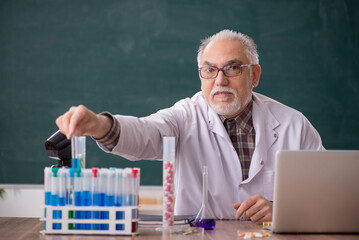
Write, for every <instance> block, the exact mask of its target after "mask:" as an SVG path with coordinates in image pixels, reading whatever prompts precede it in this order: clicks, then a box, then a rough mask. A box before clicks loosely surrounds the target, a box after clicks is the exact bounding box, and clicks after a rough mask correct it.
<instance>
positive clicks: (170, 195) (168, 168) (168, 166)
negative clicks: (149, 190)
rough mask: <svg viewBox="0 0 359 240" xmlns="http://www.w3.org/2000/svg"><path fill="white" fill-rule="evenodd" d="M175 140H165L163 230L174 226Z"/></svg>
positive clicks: (169, 138) (172, 138)
mask: <svg viewBox="0 0 359 240" xmlns="http://www.w3.org/2000/svg"><path fill="white" fill-rule="evenodd" d="M174 161H175V138H174V137H164V138H163V220H162V221H163V224H162V227H163V228H170V227H173V225H174Z"/></svg>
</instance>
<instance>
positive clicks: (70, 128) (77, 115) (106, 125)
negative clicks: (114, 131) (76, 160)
mask: <svg viewBox="0 0 359 240" xmlns="http://www.w3.org/2000/svg"><path fill="white" fill-rule="evenodd" d="M56 124H57V126H58V127H59V129H60V131H61V132H62V133H63V134H65V135H66V137H67V138H68V139H70V138H71V137H72V135H73V134H74V132H75V131H77V132H78V135H79V136H82V135H86V136H91V137H93V138H95V139H100V138H103V137H104V136H105V135H106V134H107V133H108V132H109V131H110V129H111V127H112V118H110V117H108V116H106V115H102V114H95V113H94V112H92V111H91V110H89V109H88V108H86V107H85V106H83V105H80V106H77V107H71V108H70V109H69V110H68V111H67V112H66V113H64V114H63V115H61V116H60V117H58V118H57V119H56Z"/></svg>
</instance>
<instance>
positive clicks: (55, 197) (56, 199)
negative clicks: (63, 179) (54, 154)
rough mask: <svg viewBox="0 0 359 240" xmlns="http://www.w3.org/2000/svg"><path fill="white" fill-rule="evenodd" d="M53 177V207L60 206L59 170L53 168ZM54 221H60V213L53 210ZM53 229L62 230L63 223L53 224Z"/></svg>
mask: <svg viewBox="0 0 359 240" xmlns="http://www.w3.org/2000/svg"><path fill="white" fill-rule="evenodd" d="M51 170H52V177H51V206H58V205H59V178H58V176H57V172H58V171H59V168H52V169H51ZM52 218H53V219H60V211H59V210H53V211H52ZM52 229H61V223H53V224H52Z"/></svg>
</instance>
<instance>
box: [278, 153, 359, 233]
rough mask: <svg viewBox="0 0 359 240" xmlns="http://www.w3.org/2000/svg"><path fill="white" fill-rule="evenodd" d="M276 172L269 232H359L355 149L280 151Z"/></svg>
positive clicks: (358, 170)
mask: <svg viewBox="0 0 359 240" xmlns="http://www.w3.org/2000/svg"><path fill="white" fill-rule="evenodd" d="M275 169H276V174H275V181H274V201H273V202H274V205H273V219H272V220H273V222H272V231H273V232H275V233H355V232H356V233H358V232H359V151H337V150H330V151H320V152H318V151H279V152H277V155H276V166H275Z"/></svg>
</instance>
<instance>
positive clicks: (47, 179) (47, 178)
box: [44, 167, 52, 229]
mask: <svg viewBox="0 0 359 240" xmlns="http://www.w3.org/2000/svg"><path fill="white" fill-rule="evenodd" d="M51 172H52V171H51V168H50V167H46V168H45V169H44V191H45V205H46V206H50V205H51ZM44 214H45V218H46V217H47V211H46V208H45V212H44ZM44 229H46V221H45V222H44Z"/></svg>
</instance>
